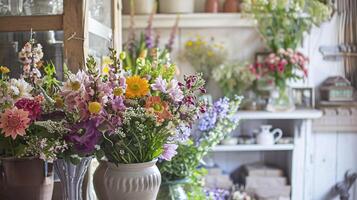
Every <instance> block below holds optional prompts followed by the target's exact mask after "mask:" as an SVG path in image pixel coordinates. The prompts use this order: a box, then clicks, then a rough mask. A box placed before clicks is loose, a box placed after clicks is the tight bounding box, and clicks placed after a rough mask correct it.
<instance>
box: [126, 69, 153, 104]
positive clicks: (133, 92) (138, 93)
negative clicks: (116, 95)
mask: <svg viewBox="0 0 357 200" xmlns="http://www.w3.org/2000/svg"><path fill="white" fill-rule="evenodd" d="M126 84H127V88H126V93H125V95H126V97H127V98H129V99H133V98H138V97H143V96H145V95H147V94H148V92H149V84H148V81H147V80H146V79H144V78H140V76H137V75H135V76H130V77H128V78H127V79H126Z"/></svg>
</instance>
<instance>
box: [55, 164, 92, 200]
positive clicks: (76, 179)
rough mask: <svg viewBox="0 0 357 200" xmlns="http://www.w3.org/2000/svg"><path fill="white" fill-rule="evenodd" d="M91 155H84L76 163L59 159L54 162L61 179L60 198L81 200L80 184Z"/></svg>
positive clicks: (63, 199)
mask: <svg viewBox="0 0 357 200" xmlns="http://www.w3.org/2000/svg"><path fill="white" fill-rule="evenodd" d="M91 160H92V157H84V158H82V159H81V161H80V162H79V164H78V165H74V164H72V163H71V162H69V161H66V160H63V159H59V160H56V161H55V163H54V166H55V170H56V172H57V174H58V176H59V178H60V180H61V186H62V188H63V189H62V190H63V191H62V196H63V197H62V200H82V184H83V178H84V175H85V174H86V172H87V169H88V166H89V165H90V163H91Z"/></svg>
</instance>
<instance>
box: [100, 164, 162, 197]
mask: <svg viewBox="0 0 357 200" xmlns="http://www.w3.org/2000/svg"><path fill="white" fill-rule="evenodd" d="M93 183H94V189H95V192H96V194H97V196H98V199H100V200H155V199H156V197H157V193H158V191H159V188H160V184H161V174H160V171H159V169H158V168H157V166H156V160H154V161H151V162H146V163H137V164H119V165H118V166H116V165H115V164H113V163H110V162H106V161H101V162H100V164H99V167H98V168H97V170H96V171H95V173H94V177H93Z"/></svg>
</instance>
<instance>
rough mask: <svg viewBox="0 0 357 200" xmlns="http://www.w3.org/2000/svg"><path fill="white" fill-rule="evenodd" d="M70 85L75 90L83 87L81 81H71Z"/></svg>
mask: <svg viewBox="0 0 357 200" xmlns="http://www.w3.org/2000/svg"><path fill="white" fill-rule="evenodd" d="M70 86H71V89H72V90H73V91H78V90H79V89H80V88H81V83H80V82H79V81H73V82H72V81H71V83H70Z"/></svg>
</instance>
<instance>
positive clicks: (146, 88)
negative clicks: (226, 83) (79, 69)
mask: <svg viewBox="0 0 357 200" xmlns="http://www.w3.org/2000/svg"><path fill="white" fill-rule="evenodd" d="M161 54H162V52H161V51H160V50H159V49H156V48H152V49H150V50H149V52H148V54H147V55H145V57H143V56H140V57H139V58H137V60H136V62H135V63H136V64H135V65H133V66H131V67H130V66H125V65H124V66H123V68H122V67H121V66H120V64H119V63H120V60H125V58H126V56H130V55H126V54H125V53H121V54H120V55H119V56H118V54H117V53H116V51H114V50H112V51H111V55H110V58H111V60H112V63H111V64H110V65H109V66H108V67H109V68H108V70H107V69H104V70H102V72H100V71H97V72H96V74H98V78H99V80H101V81H102V83H103V84H104V85H105V87H104V88H103V87H98V88H101V89H100V91H103V92H104V91H108V92H109V93H108V94H104V95H96V96H101V97H104V99H106V101H101V100H96V99H91V98H89V99H90V100H89V101H88V104H86V107H87V109H85V110H87V111H88V112H87V113H89V114H90V118H97V119H98V120H99V121H100V122H99V123H98V124H101V126H102V127H101V128H102V129H103V130H105V131H104V132H103V135H102V138H103V139H102V142H101V145H100V151H101V153H102V154H103V155H104V156H105V158H106V161H101V163H100V166H99V167H98V169H97V171H96V172H95V175H94V185H95V189H96V192H97V195H98V194H99V196H100V197H102V198H103V199H116V198H118V197H119V196H121V197H125V198H128V199H131V198H132V199H155V198H156V194H157V191H158V189H159V186H160V182H161V176H160V173H159V171H158V169H157V167H156V165H155V163H156V160H157V159H158V158H162V159H171V157H172V156H174V154H173V152H174V151H175V149H176V148H177V146H176V141H177V140H179V139H180V138H184V137H187V136H186V135H185V134H184V133H183V132H182V130H185V129H187V128H188V127H190V126H191V125H192V123H193V121H194V120H196V119H197V118H198V116H199V113H201V112H204V110H205V105H204V103H203V102H201V101H198V98H197V95H198V94H199V93H202V92H205V90H204V88H203V85H204V81H203V80H202V79H201V77H200V76H185V78H184V81H183V82H179V81H178V80H176V79H175V78H174V74H175V65H174V64H171V63H169V62H168V61H167V59H160V58H159V57H158V55H161ZM165 58H166V57H165ZM87 66H88V64H87ZM89 69H97V68H89ZM89 71H90V70H89ZM106 71H108V73H105V72H106ZM93 94H95V92H94V93H93ZM93 104H94V105H93ZM92 108H93V110H92ZM104 172H106V173H104ZM113 177H114V179H115V180H116V181H119V182H123V184H125V183H126V182H127V181H129V180H131V179H135V180H136V179H139V178H142V177H147V178H146V179H144V180H147V181H149V182H150V181H151V183H154V184H149V182H146V181H144V182H142V183H138V185H136V186H135V187H137V188H139V189H138V191H137V192H134V190H131V189H130V188H129V189H128V190H129V191H124V190H123V188H119V189H118V188H117V187H115V188H113V185H111V184H109V182H108V179H112V178H113ZM145 188H146V189H145Z"/></svg>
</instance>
